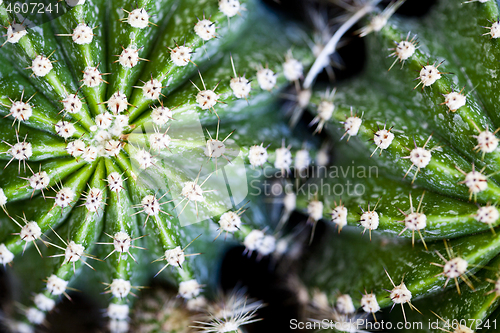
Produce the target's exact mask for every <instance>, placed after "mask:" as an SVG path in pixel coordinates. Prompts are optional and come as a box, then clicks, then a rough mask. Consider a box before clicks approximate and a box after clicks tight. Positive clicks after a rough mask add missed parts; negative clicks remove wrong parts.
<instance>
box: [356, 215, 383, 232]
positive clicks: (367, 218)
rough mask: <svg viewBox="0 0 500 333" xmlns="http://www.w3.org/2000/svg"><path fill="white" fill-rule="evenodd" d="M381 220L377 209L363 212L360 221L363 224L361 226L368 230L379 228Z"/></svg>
mask: <svg viewBox="0 0 500 333" xmlns="http://www.w3.org/2000/svg"><path fill="white" fill-rule="evenodd" d="M379 222H380V221H379V216H378V213H377V212H376V211H366V212H363V214H361V217H360V218H359V223H360V224H361V226H363V227H364V228H365V229H368V230H375V229H377V228H378V225H379Z"/></svg>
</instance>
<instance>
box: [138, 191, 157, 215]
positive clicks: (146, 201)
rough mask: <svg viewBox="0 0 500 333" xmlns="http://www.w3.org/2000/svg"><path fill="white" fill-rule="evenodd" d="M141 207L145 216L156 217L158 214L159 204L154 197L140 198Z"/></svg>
mask: <svg viewBox="0 0 500 333" xmlns="http://www.w3.org/2000/svg"><path fill="white" fill-rule="evenodd" d="M141 207H142V209H143V210H144V213H146V214H147V215H158V214H159V213H160V202H159V201H158V199H156V197H155V196H154V195H146V196H145V197H144V198H142V200H141Z"/></svg>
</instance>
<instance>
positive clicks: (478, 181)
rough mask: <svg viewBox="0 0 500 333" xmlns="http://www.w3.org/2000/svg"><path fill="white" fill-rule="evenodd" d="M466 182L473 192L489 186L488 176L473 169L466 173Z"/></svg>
mask: <svg viewBox="0 0 500 333" xmlns="http://www.w3.org/2000/svg"><path fill="white" fill-rule="evenodd" d="M464 184H465V185H467V187H468V188H469V191H470V192H471V194H472V193H474V194H475V193H479V192H482V191H484V190H486V189H487V188H488V178H486V176H485V175H483V174H482V173H480V172H479V171H471V172H469V173H468V174H466V175H465V180H464Z"/></svg>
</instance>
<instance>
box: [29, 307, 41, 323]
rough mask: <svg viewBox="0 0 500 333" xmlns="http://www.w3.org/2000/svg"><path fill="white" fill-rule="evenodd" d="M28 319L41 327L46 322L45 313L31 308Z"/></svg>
mask: <svg viewBox="0 0 500 333" xmlns="http://www.w3.org/2000/svg"><path fill="white" fill-rule="evenodd" d="M26 319H28V321H29V322H30V323H32V324H35V325H40V324H41V323H43V321H44V320H45V313H44V312H42V311H40V310H38V309H36V308H29V309H28V310H27V311H26Z"/></svg>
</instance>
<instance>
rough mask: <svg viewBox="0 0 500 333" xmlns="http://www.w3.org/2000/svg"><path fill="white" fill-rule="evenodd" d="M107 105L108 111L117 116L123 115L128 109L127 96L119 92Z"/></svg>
mask: <svg viewBox="0 0 500 333" xmlns="http://www.w3.org/2000/svg"><path fill="white" fill-rule="evenodd" d="M107 104H108V110H109V111H111V112H112V113H113V114H114V115H115V116H116V115H117V114H119V113H122V112H123V111H125V110H126V109H127V106H128V101H127V96H125V94H122V93H120V92H119V91H117V92H115V93H114V94H113V95H112V96H111V97H110V98H109V99H108V102H107Z"/></svg>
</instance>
